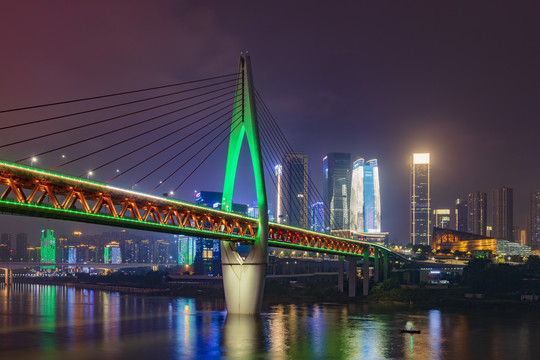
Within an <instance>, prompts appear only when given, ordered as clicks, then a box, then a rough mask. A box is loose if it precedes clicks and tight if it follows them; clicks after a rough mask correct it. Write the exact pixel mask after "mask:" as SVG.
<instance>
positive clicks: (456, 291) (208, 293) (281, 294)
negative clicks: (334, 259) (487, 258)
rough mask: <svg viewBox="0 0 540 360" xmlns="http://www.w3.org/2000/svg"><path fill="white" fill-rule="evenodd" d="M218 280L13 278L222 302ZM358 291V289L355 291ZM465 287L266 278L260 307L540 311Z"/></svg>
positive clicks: (533, 303)
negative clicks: (347, 285)
mask: <svg viewBox="0 0 540 360" xmlns="http://www.w3.org/2000/svg"><path fill="white" fill-rule="evenodd" d="M219 279H220V278H212V279H211V280H209V279H207V278H195V277H194V278H192V279H191V281H185V282H178V281H174V282H169V283H161V284H153V286H145V285H144V284H137V283H133V284H126V283H122V284H112V283H105V282H100V283H97V282H96V283H89V282H81V281H73V279H69V281H66V280H65V279H51V278H46V279H44V278H37V279H36V278H33V279H24V281H20V280H22V279H17V281H16V282H15V284H17V283H27V284H42V285H59V286H68V287H74V288H79V289H89V290H101V291H112V292H119V293H122V294H139V295H151V296H175V297H187V298H194V299H219V300H224V299H225V295H224V292H223V283H222V282H221V281H219ZM357 290H358V291H361V288H357ZM467 293H469V292H468V290H467V289H466V288H460V287H458V288H450V289H441V288H429V287H401V288H398V289H392V290H389V291H385V292H380V293H376V294H370V295H368V296H366V297H364V296H362V295H357V296H356V297H352V298H350V297H349V296H348V294H347V289H345V292H344V293H340V292H338V291H337V285H336V284H334V283H332V282H315V283H313V282H290V281H288V280H285V279H279V280H277V279H269V280H267V282H266V286H265V293H264V300H263V304H264V305H265V306H271V305H277V304H315V303H323V302H324V303H336V304H370V305H374V304H379V305H401V306H408V307H411V308H419V309H425V308H429V309H433V308H438V309H445V310H460V309H490V310H497V311H522V310H540V302H538V301H520V300H519V295H514V294H502V295H504V297H502V295H499V296H494V295H489V294H487V295H485V297H484V298H483V299H476V298H467V297H465V294H467Z"/></svg>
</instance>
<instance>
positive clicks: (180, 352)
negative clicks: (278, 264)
mask: <svg viewBox="0 0 540 360" xmlns="http://www.w3.org/2000/svg"><path fill="white" fill-rule="evenodd" d="M224 305H225V304H224V303H223V302H222V301H212V300H211V299H209V300H208V301H202V300H194V299H188V298H173V297H155V296H142V295H123V294H118V293H114V292H113V293H111V292H105V291H92V290H82V289H75V288H68V287H62V286H47V285H29V284H15V285H13V286H12V287H11V288H6V287H5V286H4V285H3V284H2V285H0V359H2V360H4V359H21V360H22V359H32V360H36V359H99V360H105V359H131V360H133V359H155V360H158V359H159V360H167V359H192V358H193V359H195V358H197V359H219V358H222V359H225V358H227V359H482V360H484V359H539V358H540V318H539V316H538V314H537V313H530V314H527V313H519V312H510V313H508V314H501V313H500V312H498V313H497V312H493V311H487V310H486V311H468V312H463V311H461V312H443V311H439V310H411V309H410V308H408V307H397V306H386V307H381V306H374V305H369V306H366V305H364V306H362V305H336V304H315V305H290V304H287V305H276V306H271V307H267V308H264V309H263V314H262V316H261V317H260V318H257V317H255V318H254V317H244V316H229V317H227V313H226V312H225V311H224ZM407 321H412V322H413V323H414V327H415V328H417V329H420V330H422V333H421V334H415V335H412V336H411V335H408V334H400V333H399V328H403V327H405V323H406V322H407Z"/></svg>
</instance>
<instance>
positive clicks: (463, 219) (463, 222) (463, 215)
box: [455, 198, 469, 232]
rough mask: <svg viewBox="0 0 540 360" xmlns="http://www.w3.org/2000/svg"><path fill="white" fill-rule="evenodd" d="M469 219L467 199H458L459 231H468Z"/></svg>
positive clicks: (457, 226) (457, 227) (457, 221)
mask: <svg viewBox="0 0 540 360" xmlns="http://www.w3.org/2000/svg"><path fill="white" fill-rule="evenodd" d="M468 217H469V213H468V211H467V200H466V199H461V198H459V199H457V200H456V227H455V229H456V230H457V231H463V232H467V231H468V221H467V220H468Z"/></svg>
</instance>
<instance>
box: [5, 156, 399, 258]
mask: <svg viewBox="0 0 540 360" xmlns="http://www.w3.org/2000/svg"><path fill="white" fill-rule="evenodd" d="M0 194H1V195H0V212H5V213H11V214H20V215H26V216H34V217H43V218H55V219H62V220H71V221H79V222H87V223H96V224H102V225H109V226H117V227H123V228H132V229H139V230H147V231H155V232H163V233H172V234H183V235H188V236H197V237H202V238H208V239H216V240H221V241H235V242H241V243H253V242H254V241H256V239H257V228H258V220H257V219H254V218H250V217H247V216H243V215H239V214H234V213H228V212H224V211H219V210H215V209H210V208H207V207H202V206H198V205H194V204H190V203H187V202H183V201H179V200H175V199H170V198H166V197H160V196H155V195H150V194H145V193H140V192H135V191H131V190H127V189H121V188H118V187H114V186H111V185H108V184H104V183H100V182H97V181H92V180H89V179H83V178H79V177H74V176H70V175H65V174H60V173H55V172H52V171H48V170H42V169H38V168H34V167H30V166H25V165H20V164H16V163H10V162H6V161H0ZM268 244H269V246H275V247H283V248H291V249H297V250H303V251H312V252H320V253H328V254H335V255H344V256H355V257H363V256H364V251H367V252H369V254H366V255H368V256H369V257H371V258H373V257H375V256H377V258H379V257H380V256H382V255H391V256H392V257H394V258H396V259H399V260H401V261H409V260H408V259H407V258H406V257H405V256H403V255H401V254H398V253H395V252H393V251H391V250H390V249H388V248H386V247H384V246H381V245H378V244H373V243H368V242H365V241H360V240H355V239H349V238H342V237H338V236H332V235H330V234H323V233H318V232H314V231H310V230H306V229H301V228H297V227H292V226H287V225H283V224H277V223H272V222H271V223H270V226H269V234H268Z"/></svg>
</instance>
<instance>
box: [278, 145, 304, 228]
mask: <svg viewBox="0 0 540 360" xmlns="http://www.w3.org/2000/svg"><path fill="white" fill-rule="evenodd" d="M281 166H282V168H281V173H280V174H279V176H281V180H282V181H281V185H279V190H280V191H279V192H278V204H280V206H282V212H281V213H278V214H277V215H278V216H279V222H280V223H285V224H289V225H292V226H298V227H301V228H304V229H308V228H309V225H310V223H309V202H308V200H309V199H308V158H307V155H306V154H305V153H302V152H288V153H286V154H285V156H284V158H283V162H282V164H281Z"/></svg>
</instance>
